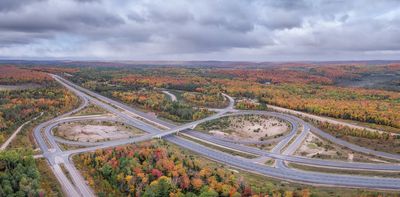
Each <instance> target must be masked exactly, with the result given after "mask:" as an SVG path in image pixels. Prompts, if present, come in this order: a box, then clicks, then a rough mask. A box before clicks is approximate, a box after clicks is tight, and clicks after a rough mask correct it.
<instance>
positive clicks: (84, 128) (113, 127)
mask: <svg viewBox="0 0 400 197" xmlns="http://www.w3.org/2000/svg"><path fill="white" fill-rule="evenodd" d="M141 134H143V132H142V131H140V130H139V129H137V128H133V127H130V126H126V125H123V124H122V123H114V122H105V121H87V122H74V123H65V124H62V125H60V126H59V127H57V128H55V130H54V135H56V136H59V137H62V138H65V139H68V140H73V141H80V142H99V141H108V140H116V139H126V138H130V137H135V136H138V135H141Z"/></svg>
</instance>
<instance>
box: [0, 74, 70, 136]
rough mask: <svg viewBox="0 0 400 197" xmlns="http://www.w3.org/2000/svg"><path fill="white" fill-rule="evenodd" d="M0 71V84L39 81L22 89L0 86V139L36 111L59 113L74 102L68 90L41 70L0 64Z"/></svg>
mask: <svg viewBox="0 0 400 197" xmlns="http://www.w3.org/2000/svg"><path fill="white" fill-rule="evenodd" d="M0 73H1V75H0V81H1V83H0V84H7V85H24V84H26V83H37V84H39V86H37V87H36V86H35V87H34V88H31V87H30V86H27V88H24V89H16V90H0V143H1V142H3V141H4V140H5V138H6V137H7V136H8V135H9V134H10V133H11V132H12V131H14V130H15V129H16V128H17V127H18V126H19V125H21V124H23V123H24V122H26V121H28V120H30V119H32V118H33V117H36V116H38V115H39V114H40V112H46V113H47V114H61V113H63V112H65V111H66V110H68V109H71V108H72V107H74V106H75V105H76V104H77V102H78V100H77V98H76V97H75V96H74V95H73V94H72V93H71V92H69V91H67V90H66V89H63V88H60V85H59V84H57V83H56V82H55V81H54V80H53V79H52V78H49V76H48V75H47V74H45V73H43V72H39V71H29V70H28V71H27V70H26V69H20V68H17V67H0ZM21 73H22V74H21ZM25 74H26V75H25ZM3 82H4V83H3Z"/></svg>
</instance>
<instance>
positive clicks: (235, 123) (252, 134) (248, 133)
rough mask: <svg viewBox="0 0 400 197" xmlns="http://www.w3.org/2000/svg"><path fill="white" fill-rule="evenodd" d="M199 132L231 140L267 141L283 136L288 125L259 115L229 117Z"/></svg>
mask: <svg viewBox="0 0 400 197" xmlns="http://www.w3.org/2000/svg"><path fill="white" fill-rule="evenodd" d="M200 127H202V128H201V129H200V130H205V131H208V133H210V134H212V135H214V136H217V137H223V138H228V139H231V140H259V141H263V140H267V139H271V138H275V137H279V136H282V135H284V134H285V133H286V132H288V130H289V125H288V124H287V123H286V122H285V121H283V120H281V119H278V118H275V117H270V116H260V115H243V116H229V117H224V118H221V119H219V120H216V121H210V123H208V124H204V125H200Z"/></svg>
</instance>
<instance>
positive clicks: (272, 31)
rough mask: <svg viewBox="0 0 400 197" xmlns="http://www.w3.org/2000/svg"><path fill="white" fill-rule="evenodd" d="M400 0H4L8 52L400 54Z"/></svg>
mask: <svg viewBox="0 0 400 197" xmlns="http://www.w3.org/2000/svg"><path fill="white" fill-rule="evenodd" d="M399 57H400V1H398V0H392V1H390V0H387V1H384V0H380V1H375V0H353V1H349V0H333V1H332V0H329V1H328V0H325V1H322V0H321V1H318V0H242V1H238V0H201V1H179V0H168V1H165V0H158V1H149V0H135V1H126V0H109V1H108V0H1V1H0V58H2V59H78V60H250V61H286V60H287V61H293V60H363V59H400V58H399Z"/></svg>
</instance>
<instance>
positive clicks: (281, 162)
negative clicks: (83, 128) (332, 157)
mask: <svg viewBox="0 0 400 197" xmlns="http://www.w3.org/2000/svg"><path fill="white" fill-rule="evenodd" d="M52 76H53V77H54V78H55V79H56V80H57V81H58V82H59V83H61V84H62V85H64V86H65V87H66V88H67V89H69V90H71V91H72V92H74V93H75V94H76V95H78V96H79V98H80V99H81V100H82V101H83V102H82V104H81V105H80V106H79V107H78V108H77V109H75V110H73V111H71V112H69V113H67V114H64V115H62V116H59V117H57V118H55V119H53V120H50V121H47V122H45V123H42V124H40V125H39V126H37V127H36V128H35V130H34V136H35V139H36V141H37V143H38V145H39V147H40V149H41V150H42V152H43V156H44V157H45V158H46V159H47V160H48V161H49V163H50V165H51V168H52V169H53V172H54V173H55V174H56V177H57V179H58V180H59V181H60V183H61V185H62V186H63V189H64V191H65V193H66V194H67V195H70V196H76V195H77V194H79V195H80V196H93V195H94V194H93V191H92V190H91V189H90V187H89V186H87V184H86V182H85V181H84V179H83V177H82V176H81V175H80V174H79V172H78V171H77V170H76V168H75V167H74V165H73V163H72V162H71V161H70V157H71V155H74V154H78V153H83V152H90V151H94V150H97V149H102V148H109V147H115V146H119V145H124V144H130V143H136V142H141V141H146V140H150V139H153V138H164V139H165V140H167V141H169V142H172V143H175V144H177V145H178V146H181V147H184V148H187V149H189V150H191V151H194V152H196V153H198V154H201V155H203V156H205V157H207V158H210V159H212V160H215V161H218V162H221V163H224V164H226V165H229V166H233V167H236V168H239V169H243V170H247V171H250V172H253V173H257V174H262V175H265V176H268V177H274V178H278V179H282V180H287V181H293V182H301V183H307V184H313V185H325V186H340V187H360V188H371V189H372V188H373V189H391V190H400V179H398V178H383V177H368V176H357V175H339V174H328V173H319V172H309V171H301V170H296V169H292V168H288V167H287V166H286V165H285V162H296V163H303V164H307V165H313V166H319V167H329V168H346V169H368V170H390V171H399V165H397V164H371V163H357V162H341V161H329V160H320V159H310V158H304V157H298V156H293V155H292V154H293V153H294V151H295V150H296V149H297V148H298V147H299V146H300V145H301V143H302V142H303V140H304V138H305V137H306V136H307V134H308V133H309V132H314V133H316V134H317V135H319V136H322V137H323V138H325V139H328V140H330V141H332V142H334V143H337V144H339V145H342V146H345V147H348V148H350V149H352V150H354V151H357V152H362V153H367V154H371V155H376V156H380V157H385V158H390V159H398V160H400V155H395V154H389V153H383V152H379V151H374V150H370V149H367V148H364V147H360V146H357V145H354V144H350V143H348V142H345V141H343V140H340V139H337V138H335V137H333V136H331V135H329V134H327V133H325V132H323V131H321V130H319V129H317V128H315V127H313V126H312V125H309V124H308V123H306V122H304V121H302V120H301V119H299V118H297V117H295V116H291V115H288V114H282V113H277V112H265V111H264V112H261V111H238V110H234V109H233V105H234V99H233V98H232V97H230V96H228V95H226V94H224V96H225V97H226V98H228V99H229V101H230V102H229V106H228V107H226V108H224V109H219V110H218V111H217V113H215V114H213V115H212V116H209V117H207V118H204V119H202V120H198V121H194V122H191V123H188V124H184V125H180V126H176V125H174V124H172V123H170V122H166V121H163V120H160V119H157V118H156V117H155V116H151V115H149V114H147V113H144V112H141V111H138V110H136V109H133V108H132V107H129V106H127V105H125V104H122V103H120V102H117V101H115V100H112V99H109V98H107V97H104V96H102V95H99V94H97V93H95V92H92V91H90V90H87V89H84V88H82V87H79V86H77V85H75V84H73V83H71V82H69V81H67V80H65V79H63V78H61V77H59V76H56V75H52ZM89 102H91V103H93V104H95V105H98V106H100V107H102V108H103V109H105V110H107V111H109V112H111V113H113V114H114V115H115V116H116V117H118V118H119V119H120V120H121V121H124V122H126V123H127V124H130V125H132V126H135V127H137V128H139V129H141V130H143V131H145V132H147V133H148V134H146V135H143V136H140V137H135V138H128V139H121V140H114V141H107V142H102V143H99V144H87V145H88V147H85V148H80V149H75V150H67V151H62V150H61V149H60V147H59V146H58V143H57V141H60V139H57V138H55V137H54V136H53V135H52V133H51V129H52V128H53V127H55V126H56V125H58V124H60V123H62V122H63V121H71V119H73V118H66V117H68V116H70V115H71V114H73V113H75V112H77V111H79V110H81V109H83V108H84V107H85V106H87V105H88V103H89ZM228 113H231V114H228ZM262 113H264V114H265V113H270V114H273V115H275V116H277V117H279V118H281V119H283V120H286V121H287V122H289V123H290V124H291V127H292V130H291V132H289V134H287V135H285V136H284V137H283V138H281V139H280V142H279V143H278V145H277V146H275V147H274V149H273V150H272V151H271V152H267V151H262V150H259V149H256V148H252V147H249V146H244V145H241V144H237V143H232V142H229V141H223V140H221V139H216V138H213V137H212V136H207V135H199V134H198V133H196V132H193V131H190V130H191V129H192V128H194V127H195V126H196V125H198V124H201V123H203V122H206V121H210V120H214V119H217V118H221V117H223V116H227V115H232V114H233V115H235V114H236V115H241V114H262ZM63 118H64V120H62V119H63ZM75 119H76V121H81V120H84V118H79V117H78V118H75ZM300 125H301V128H302V130H301V132H300V133H299V134H298V133H297V130H298V128H300ZM188 130H189V132H188V133H187V134H188V135H190V136H191V137H193V138H200V139H206V140H208V141H209V142H212V143H215V144H218V145H220V146H225V147H229V148H232V149H237V150H240V151H243V152H247V153H251V154H256V155H260V156H263V157H270V158H273V159H276V161H277V163H276V165H275V166H272V167H271V166H267V165H263V164H259V163H255V162H254V161H252V160H249V159H246V158H241V157H237V156H233V155H229V154H227V153H224V152H221V151H218V150H214V149H211V148H208V147H205V146H203V145H200V144H198V143H195V142H193V141H191V140H187V139H183V138H181V137H179V136H176V135H174V134H175V133H178V132H185V131H188ZM64 143H65V141H64ZM61 165H62V166H64V168H65V170H67V171H68V173H70V174H71V175H72V182H73V183H71V181H70V180H69V179H68V178H66V176H65V174H64V173H63V171H62V170H60V166H61Z"/></svg>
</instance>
